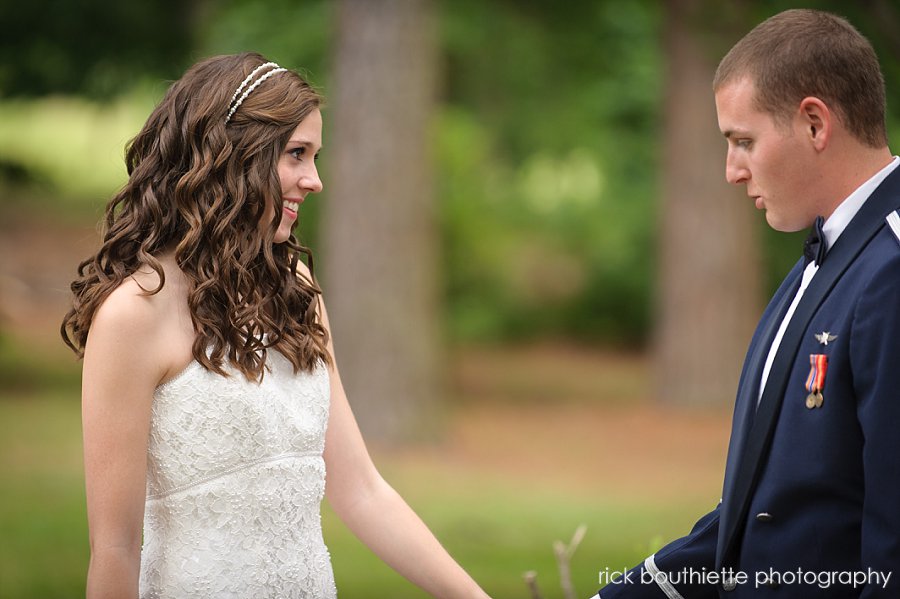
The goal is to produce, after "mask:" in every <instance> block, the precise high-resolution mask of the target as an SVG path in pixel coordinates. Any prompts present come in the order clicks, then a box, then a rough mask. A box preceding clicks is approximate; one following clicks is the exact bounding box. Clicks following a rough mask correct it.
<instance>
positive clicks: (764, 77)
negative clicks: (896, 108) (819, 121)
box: [713, 9, 887, 148]
mask: <svg viewBox="0 0 900 599" xmlns="http://www.w3.org/2000/svg"><path fill="white" fill-rule="evenodd" d="M743 77H749V78H750V79H751V81H753V83H754V85H755V87H756V104H757V106H758V107H759V108H760V110H763V111H764V112H768V113H770V114H772V115H773V117H774V118H775V119H776V120H780V121H783V120H785V119H788V118H790V115H791V114H792V113H793V111H794V110H795V109H796V107H797V105H798V104H799V103H800V101H801V100H802V99H803V98H805V97H808V96H814V97H816V98H819V99H820V100H822V101H823V102H825V104H826V105H828V107H829V108H830V109H831V110H833V111H836V113H837V117H838V118H839V119H840V121H841V123H843V125H844V126H845V127H846V128H847V129H848V130H849V131H850V133H851V134H853V135H854V136H855V137H856V138H857V139H858V140H859V141H861V142H862V143H864V144H866V145H868V146H871V147H875V148H880V147H884V146H886V145H887V128H886V126H885V90H884V76H883V75H882V73H881V68H880V67H879V65H878V57H877V56H876V55H875V50H874V49H873V48H872V45H871V44H870V43H869V41H868V40H867V39H866V38H865V37H863V35H862V34H860V33H859V31H857V30H856V28H854V27H853V25H851V24H850V23H849V22H848V21H847V20H846V19H843V18H841V17H838V16H836V15H833V14H830V13H827V12H822V11H818V10H809V9H793V10H787V11H784V12H782V13H779V14H777V15H775V16H773V17H770V18H769V19H767V20H766V21H763V22H762V23H760V24H759V25H757V26H756V27H755V28H754V29H753V30H752V31H750V33H748V34H747V35H745V36H744V37H743V38H742V39H741V40H740V41H739V42H738V43H737V44H735V46H734V47H733V48H732V49H731V50H730V51H729V52H728V54H727V55H725V58H723V59H722V62H720V63H719V68H718V69H717V70H716V76H715V79H714V81H713V89H714V90H715V91H718V90H719V89H721V88H722V87H723V86H724V85H726V84H728V83H731V82H733V81H736V80H738V79H741V78H743Z"/></svg>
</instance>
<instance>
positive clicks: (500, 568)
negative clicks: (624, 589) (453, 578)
mask: <svg viewBox="0 0 900 599" xmlns="http://www.w3.org/2000/svg"><path fill="white" fill-rule="evenodd" d="M4 352H5V353H3V354H0V355H3V356H4V357H3V362H5V363H6V366H5V367H6V368H7V369H8V368H9V367H10V365H9V362H11V361H13V360H15V355H14V352H12V351H11V350H9V348H6V349H5V350H4ZM24 363H26V364H27V360H25V361H24ZM508 409H509V416H510V417H509V418H508V419H504V422H505V423H508V426H511V427H515V426H516V424H515V410H516V407H515V406H514V405H509V406H508ZM452 417H453V418H463V419H464V418H466V404H462V405H460V406H459V407H458V409H457V411H456V412H454V414H453V416H452ZM0 422H2V423H3V426H2V428H0V476H2V481H3V484H2V489H3V492H2V494H0V539H2V542H0V597H3V598H14V597H15V598H18V597H21V598H35V599H36V598H42V599H49V598H56V597H78V596H83V588H84V576H85V571H86V567H87V559H88V547H87V527H86V522H85V504H84V494H83V479H82V471H81V439H80V406H79V401H78V393H77V390H76V388H75V387H70V388H68V389H65V388H62V387H57V388H52V387H51V388H37V389H35V388H31V389H26V390H19V391H16V390H11V389H9V388H7V386H6V385H4V386H3V390H2V391H0ZM505 426H506V425H505ZM373 453H374V454H375V459H376V462H377V463H378V464H379V466H380V468H381V470H382V472H383V473H384V474H385V477H386V478H387V479H388V480H389V481H391V482H392V484H393V485H394V486H395V487H396V488H397V489H398V491H400V493H401V494H402V495H403V496H404V497H405V498H406V499H407V501H408V502H409V503H410V504H411V505H412V506H413V508H414V509H416V511H417V512H418V513H419V514H420V515H421V516H422V518H423V519H424V520H425V521H426V522H427V523H428V525H429V526H430V527H431V528H432V530H433V531H434V532H435V534H436V535H437V536H438V538H439V539H441V541H442V542H443V543H444V545H445V546H446V547H447V548H448V550H449V551H450V552H451V554H452V555H454V557H456V559H457V560H458V561H459V562H460V563H461V564H462V565H463V566H464V567H465V568H466V569H467V570H469V571H470V572H471V573H472V575H473V576H474V577H475V578H476V579H477V580H478V581H479V582H480V583H481V584H482V585H483V586H484V587H485V589H486V590H488V592H489V593H491V594H492V595H493V596H495V597H498V598H505V597H510V598H514V597H523V598H524V597H526V596H527V591H526V589H525V586H524V584H523V582H522V579H521V575H522V573H523V572H524V571H526V570H536V571H537V572H538V582H539V584H540V585H541V588H542V589H543V590H544V592H545V596H546V597H547V599H552V598H554V597H559V596H561V592H560V591H559V583H558V576H557V570H556V565H555V561H554V558H553V552H552V542H553V541H554V540H556V539H560V540H565V541H567V540H568V539H569V538H570V537H571V535H572V533H573V532H574V530H575V528H576V527H577V526H578V524H580V523H585V524H587V526H588V534H587V537H586V539H585V541H584V542H583V543H582V545H581V547H580V549H579V550H578V552H577V553H576V555H575V558H574V560H573V563H572V568H573V578H574V581H575V586H576V588H577V589H578V592H579V593H580V594H583V595H584V596H587V595H589V594H590V593H592V592H593V591H594V590H596V580H597V572H598V571H599V570H601V569H603V568H605V567H609V568H621V567H624V566H628V565H633V564H634V563H636V562H637V561H639V560H640V559H642V558H643V557H644V556H645V555H646V553H647V552H648V551H652V550H653V549H654V548H655V547H656V546H658V545H659V544H661V542H662V540H663V539H669V538H673V537H674V536H676V535H678V534H680V533H683V532H684V531H685V528H686V527H687V526H688V525H689V524H690V523H691V522H692V521H693V519H694V517H696V516H697V515H699V514H701V513H703V512H704V511H706V510H705V508H706V507H708V506H705V505H701V504H699V503H698V501H697V500H696V499H684V500H676V501H668V502H667V503H666V504H665V505H661V504H659V502H657V501H655V500H654V497H653V496H652V494H647V495H645V496H643V498H635V499H636V500H624V499H622V498H621V497H620V498H617V499H611V498H609V497H604V496H603V495H602V494H599V493H598V494H596V495H594V494H590V493H586V492H585V491H584V490H583V489H581V490H579V491H575V490H572V489H566V488H547V487H546V485H545V484H543V483H542V481H541V480H540V478H535V480H523V478H522V477H521V476H519V477H518V478H516V477H515V476H508V475H507V474H508V473H506V472H490V471H485V470H484V469H483V468H469V467H467V466H466V465H465V464H463V465H460V464H459V463H455V464H451V463H446V462H445V461H443V460H442V458H441V455H442V453H441V451H440V450H437V451H430V452H423V453H421V454H419V453H416V452H415V451H411V450H404V451H400V452H398V451H394V452H388V451H382V452H378V451H376V452H373ZM582 461H583V460H582ZM583 462H584V463H589V460H587V461H583ZM584 477H585V478H589V479H596V482H597V485H596V487H597V488H603V487H604V486H605V485H604V481H603V478H604V474H603V472H595V471H590V470H587V471H585V472H584ZM606 482H608V484H609V485H610V486H615V484H616V482H615V480H607V481H606ZM651 484H652V483H651ZM323 523H324V529H325V536H326V542H327V543H328V546H329V548H330V550H331V553H332V557H333V564H334V569H335V576H336V579H337V585H338V589H339V593H340V596H341V597H342V598H344V599H353V598H356V597H392V598H399V599H402V598H420V597H426V596H427V595H425V594H424V593H423V592H421V591H419V590H418V589H416V588H414V587H412V585H410V584H409V583H407V582H406V581H404V580H403V579H402V578H400V577H399V576H398V575H397V574H396V573H394V572H393V571H392V570H390V569H389V568H388V567H387V566H385V565H384V564H382V563H381V562H380V561H379V560H378V559H377V558H376V557H375V556H374V555H372V554H371V553H370V552H369V551H368V550H367V549H366V548H365V547H364V546H362V545H361V544H360V543H359V542H358V541H357V540H355V538H354V537H353V536H352V535H351V534H350V533H349V532H348V531H347V530H346V528H344V527H343V525H342V524H341V523H340V522H339V521H338V520H337V518H336V517H335V516H334V514H333V513H332V512H330V510H329V509H328V508H327V506H326V507H325V508H324V510H323Z"/></svg>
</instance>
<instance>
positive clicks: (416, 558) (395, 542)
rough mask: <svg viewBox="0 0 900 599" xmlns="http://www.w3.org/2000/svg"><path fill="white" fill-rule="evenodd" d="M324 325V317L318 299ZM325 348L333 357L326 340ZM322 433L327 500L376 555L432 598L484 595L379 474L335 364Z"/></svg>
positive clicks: (326, 318)
mask: <svg viewBox="0 0 900 599" xmlns="http://www.w3.org/2000/svg"><path fill="white" fill-rule="evenodd" d="M320 306H321V315H322V321H323V324H324V326H325V328H326V329H329V327H328V317H327V315H326V313H325V308H324V305H322V304H321V303H320ZM330 337H331V335H330V329H329V347H328V349H329V352H330V353H331V355H332V357H334V348H333V346H332V344H331V341H330ZM330 375H331V413H330V415H329V419H328V431H327V434H326V438H325V463H326V473H327V474H326V484H325V493H326V496H327V498H328V502H329V504H331V507H332V509H334V511H335V513H336V514H337V515H338V516H339V517H340V518H341V520H343V522H344V523H345V524H346V525H347V527H348V528H349V529H350V530H351V531H352V532H353V533H354V534H355V535H356V536H357V537H358V538H359V539H360V540H361V541H362V542H363V543H365V544H366V546H368V547H369V549H371V550H372V551H373V552H374V553H375V554H376V555H378V557H380V558H381V559H382V560H384V561H385V563H387V564H388V565H389V566H391V567H392V568H394V569H395V570H397V572H399V573H400V574H401V575H403V576H404V577H405V578H407V579H408V580H409V581H411V582H412V583H414V584H416V585H418V586H419V587H421V588H422V589H424V590H425V591H427V592H428V593H429V594H431V595H433V596H435V597H446V598H454V599H456V598H470V597H471V598H484V597H487V594H486V593H485V592H484V591H483V590H481V588H479V586H478V585H477V584H476V583H475V581H474V580H472V578H471V577H470V576H469V575H468V574H467V573H466V572H465V571H464V570H463V569H462V568H461V567H460V566H459V564H457V563H456V562H455V561H454V560H453V558H452V557H450V555H449V554H448V553H447V551H446V550H445V549H444V548H443V547H442V546H441V544H440V543H439V542H438V540H437V539H436V538H435V537H434V535H433V534H432V533H431V531H430V530H428V527H427V526H425V524H424V523H423V522H422V520H421V519H420V518H419V517H418V516H417V515H416V514H415V512H413V510H412V508H410V507H409V505H407V504H406V502H405V501H404V500H403V498H402V497H400V495H399V494H398V493H397V492H396V491H395V490H394V489H393V488H392V487H391V486H390V485H389V484H388V483H387V482H386V481H385V480H384V479H383V478H382V477H381V475H380V474H379V472H378V470H377V469H376V468H375V465H374V464H373V463H372V459H371V457H370V456H369V452H368V450H367V449H366V446H365V443H364V442H363V439H362V435H361V434H360V432H359V427H358V426H357V424H356V419H355V418H354V417H353V413H352V411H351V409H350V405H349V403H348V402H347V396H346V394H345V392H344V387H343V385H342V384H341V377H340V374H339V372H338V369H337V365H336V364H335V365H334V366H333V367H332V368H331V371H330Z"/></svg>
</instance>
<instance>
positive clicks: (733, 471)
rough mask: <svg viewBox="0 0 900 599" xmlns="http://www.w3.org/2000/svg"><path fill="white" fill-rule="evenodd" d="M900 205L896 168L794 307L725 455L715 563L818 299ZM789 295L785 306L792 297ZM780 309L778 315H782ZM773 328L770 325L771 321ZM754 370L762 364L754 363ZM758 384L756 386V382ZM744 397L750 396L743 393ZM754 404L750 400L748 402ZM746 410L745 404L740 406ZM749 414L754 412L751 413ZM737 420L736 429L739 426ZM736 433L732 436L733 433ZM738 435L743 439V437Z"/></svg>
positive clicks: (725, 548) (758, 463) (737, 518)
mask: <svg viewBox="0 0 900 599" xmlns="http://www.w3.org/2000/svg"><path fill="white" fill-rule="evenodd" d="M898 204H900V169H897V170H895V171H894V172H893V173H891V175H889V176H888V177H887V178H886V179H885V180H884V181H883V182H882V184H881V185H880V186H879V187H878V189H876V190H875V192H874V193H873V194H872V195H871V196H870V197H869V199H868V200H866V202H865V204H863V206H862V208H860V210H859V212H857V214H856V216H855V217H854V218H853V220H852V221H850V224H849V225H848V226H847V228H846V229H845V230H844V232H843V233H842V234H841V236H840V237H839V238H838V240H837V242H836V243H835V244H834V247H833V248H831V250H830V251H829V252H828V259H827V260H825V262H824V263H823V264H822V266H821V267H820V268H819V271H818V272H817V273H816V276H815V277H813V279H812V282H811V283H810V285H809V287H808V288H807V289H806V291H805V292H804V293H803V298H802V299H801V300H800V303H799V304H798V305H797V309H796V311H795V312H794V315H793V316H792V317H791V322H790V324H789V325H788V327H787V330H786V331H785V333H784V337H782V339H781V344H780V345H779V347H778V352H777V353H776V354H775V360H774V362H773V363H772V369H771V371H770V372H769V378H768V380H767V382H766V388H765V391H764V392H763V396H762V399H761V400H760V402H759V408H758V409H757V410H756V413H755V414H753V415H752V418H751V419H746V420H745V421H744V422H743V427H744V428H745V429H749V430H746V431H741V432H739V433H738V438H739V439H740V441H741V442H740V443H739V447H737V448H735V449H736V451H735V455H734V456H732V455H731V451H729V456H728V463H727V465H726V472H725V481H726V487H725V490H724V497H723V506H722V516H721V519H720V523H719V526H720V530H719V544H718V550H717V560H716V561H717V563H718V564H719V565H722V564H724V563H726V560H727V563H731V560H730V557H731V556H732V555H733V552H734V550H735V549H736V545H737V542H738V540H739V538H740V535H739V534H738V533H739V531H741V530H742V529H743V527H742V523H743V522H744V520H745V519H746V515H747V510H748V509H749V506H750V498H751V494H752V490H753V488H754V487H755V486H756V482H757V479H758V477H759V474H760V472H761V470H762V465H763V462H764V461H765V458H766V453H767V451H768V448H769V445H770V444H771V441H772V435H773V433H774V430H775V423H776V421H777V420H778V414H779V413H780V411H781V404H782V401H783V400H784V392H785V389H786V388H787V383H788V375H789V374H790V371H791V369H792V368H793V366H794V363H795V360H796V357H797V349H798V348H799V346H800V342H801V340H802V336H803V333H804V331H805V330H806V327H807V326H808V324H809V321H810V320H811V319H812V316H813V314H815V312H816V310H817V309H818V308H819V306H820V305H821V303H822V301H823V300H824V299H825V297H826V296H827V295H828V293H829V292H830V291H831V289H832V288H833V287H834V285H835V283H836V282H837V281H838V279H839V278H840V277H841V275H842V274H843V273H844V272H845V271H846V270H847V268H848V267H849V266H850V265H851V264H852V263H853V261H854V260H855V259H856V257H857V256H858V255H859V254H860V252H861V251H862V250H863V248H864V247H865V246H866V245H867V244H868V243H869V241H870V240H871V239H872V237H874V236H875V234H876V233H877V232H878V231H879V230H880V229H881V227H883V226H884V222H885V221H884V217H885V216H886V215H887V214H888V213H890V212H892V211H893V210H895V209H896V208H897V205H898ZM785 295H790V297H789V298H788V302H790V299H792V298H793V294H785ZM783 314H784V311H781V317H783ZM781 317H779V316H777V315H775V314H773V317H772V320H776V323H775V326H776V327H777V325H778V323H780V321H781ZM770 324H771V323H770ZM760 345H765V347H764V348H762V349H761V351H762V355H763V358H762V359H765V355H766V354H767V353H768V349H769V346H770V345H771V337H769V339H768V343H767V344H766V343H761V344H760ZM757 367H758V368H761V367H762V364H761V363H760V364H758V365H757ZM748 374H750V375H751V376H756V377H757V379H758V378H759V376H760V373H759V370H757V371H756V372H755V374H754V373H752V372H749V371H748ZM751 380H752V379H751ZM756 385H758V382H757V383H756ZM756 385H747V384H746V383H745V384H744V387H748V388H751V389H752V390H753V391H756V393H754V394H753V397H752V398H748V397H744V396H741V397H740V401H743V402H747V403H753V402H754V401H755V396H756V394H758V387H757V386H756ZM743 395H749V393H745V394H743ZM750 400H753V401H750ZM744 407H745V408H746V407H747V406H746V405H745V406H744ZM750 413H751V414H752V411H751V412H750ZM737 424H738V423H737V421H735V425H737ZM732 434H733V435H734V433H732ZM740 435H745V437H744V438H743V439H741V437H740Z"/></svg>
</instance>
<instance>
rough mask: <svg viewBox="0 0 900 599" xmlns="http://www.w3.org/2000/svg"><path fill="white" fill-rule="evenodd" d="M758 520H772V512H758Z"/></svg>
mask: <svg viewBox="0 0 900 599" xmlns="http://www.w3.org/2000/svg"><path fill="white" fill-rule="evenodd" d="M756 520H757V522H771V521H772V514H770V513H769V512H760V513H758V514H756Z"/></svg>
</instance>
